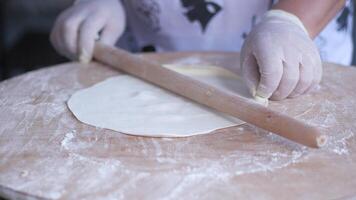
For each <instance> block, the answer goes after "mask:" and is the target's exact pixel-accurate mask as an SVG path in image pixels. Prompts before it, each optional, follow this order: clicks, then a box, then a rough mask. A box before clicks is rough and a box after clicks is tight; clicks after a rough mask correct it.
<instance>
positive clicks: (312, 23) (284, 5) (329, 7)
mask: <svg viewBox="0 0 356 200" xmlns="http://www.w3.org/2000/svg"><path fill="white" fill-rule="evenodd" d="M345 1H346V0H312V1H311V0H280V1H279V2H278V3H276V4H275V5H274V6H273V8H272V9H280V10H284V11H287V12H289V13H292V14H294V15H296V16H297V17H298V18H299V19H300V20H301V21H302V23H303V24H304V26H305V28H306V29H307V31H308V32H309V35H310V37H311V38H315V37H316V36H317V35H318V34H319V33H320V32H321V31H322V30H323V28H324V27H325V26H326V25H327V24H328V23H329V22H330V20H331V19H332V18H333V17H335V16H336V14H337V13H338V12H339V11H340V9H341V8H342V7H343V6H344V5H345Z"/></svg>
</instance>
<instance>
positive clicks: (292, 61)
mask: <svg viewBox="0 0 356 200" xmlns="http://www.w3.org/2000/svg"><path fill="white" fill-rule="evenodd" d="M241 67H242V74H243V76H244V78H245V81H246V84H247V86H248V87H249V89H250V91H251V93H252V95H253V96H254V97H255V98H256V99H257V100H260V101H263V100H266V99H268V98H271V99H273V100H282V99H285V98H287V97H296V96H298V95H301V94H304V93H306V92H308V91H310V90H311V89H313V88H314V87H315V86H317V85H318V83H319V82H320V81H321V77H322V64H321V59H320V55H319V52H318V49H317V47H316V46H315V45H314V43H313V41H312V39H311V38H310V37H309V35H308V32H307V30H306V29H305V27H304V26H303V24H302V22H301V21H300V20H299V19H298V17H296V16H295V15H292V14H290V13H287V12H285V11H282V10H271V11H268V12H267V13H266V15H265V16H264V18H263V19H262V21H261V22H260V23H259V24H257V25H256V27H254V28H253V30H252V31H251V33H250V34H249V35H248V37H247V38H246V40H245V43H244V45H243V47H242V50H241Z"/></svg>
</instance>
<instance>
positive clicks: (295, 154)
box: [0, 52, 356, 199]
mask: <svg viewBox="0 0 356 200" xmlns="http://www.w3.org/2000/svg"><path fill="white" fill-rule="evenodd" d="M142 56H144V57H145V58H147V59H151V60H156V61H157V62H160V63H178V64H187V63H188V64H189V63H204V64H212V65H217V66H223V67H226V68H231V69H236V68H234V67H235V66H236V63H238V59H239V55H238V54H235V53H218V52H212V53H197V52H190V53H164V54H146V55H142ZM235 71H236V72H238V70H235ZM119 74H120V73H119V72H117V71H115V70H113V69H110V68H108V67H105V66H103V65H100V64H95V63H92V64H89V65H81V64H77V63H67V64H63V65H59V66H54V67H51V68H46V69H43V70H39V71H35V72H31V73H28V74H25V75H22V76H19V77H15V78H13V79H10V80H7V81H4V82H1V83H0V195H1V196H4V197H10V198H29V199H41V198H45V199H83V198H85V199H200V198H204V199H248V198H260V199H338V198H350V197H354V196H355V195H356V192H355V189H354V188H356V171H355V170H354V169H356V139H355V137H354V133H355V132H356V124H355V120H356V114H355V112H354V110H355V109H356V84H354V83H355V79H356V70H355V69H352V68H347V67H343V66H338V65H335V64H329V63H324V79H323V81H322V87H321V89H320V90H319V92H317V93H313V94H309V95H305V96H303V97H301V98H298V99H288V100H286V101H283V102H271V104H270V108H272V109H274V110H276V111H279V112H283V113H285V114H288V115H290V116H293V117H296V118H298V119H300V120H304V121H308V123H313V124H318V125H320V126H321V127H322V128H323V129H324V131H325V132H326V134H327V135H328V136H329V137H330V138H331V143H330V144H329V145H328V146H326V147H324V148H322V149H318V150H313V149H306V148H303V147H301V146H299V145H295V144H293V143H290V142H288V141H286V140H284V139H281V138H278V137H275V136H273V135H270V134H268V133H266V132H265V131H262V130H260V129H257V128H256V127H254V126H251V125H248V124H245V125H242V126H239V127H232V128H228V129H223V130H219V131H216V132H214V133H211V134H208V135H202V136H196V137H189V138H180V139H164V138H145V137H133V136H128V135H124V134H119V133H117V132H114V131H109V130H105V129H98V128H95V127H91V126H87V125H85V124H82V123H80V122H78V121H77V120H76V119H75V118H74V116H73V115H72V114H71V113H70V111H69V110H68V108H67V107H66V101H67V100H68V98H69V97H70V95H71V94H73V93H74V92H75V91H77V90H79V89H82V88H86V87H89V86H91V85H93V84H95V83H97V82H100V81H102V80H104V79H106V78H108V77H112V76H116V75H119ZM280 126H284V124H280Z"/></svg>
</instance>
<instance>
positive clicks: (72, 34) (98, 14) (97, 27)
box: [50, 0, 126, 63]
mask: <svg viewBox="0 0 356 200" xmlns="http://www.w3.org/2000/svg"><path fill="white" fill-rule="evenodd" d="M125 22H126V19H125V13H124V9H123V7H122V5H121V2H120V1H119V0H77V1H75V3H74V5H73V6H72V7H70V8H68V9H67V10H65V11H64V12H63V13H62V14H61V15H60V16H59V17H58V18H57V20H56V23H55V25H54V28H53V29H52V33H51V36H50V40H51V42H52V44H53V46H54V48H55V49H56V50H57V51H58V52H59V53H60V54H61V55H63V56H66V57H67V58H69V59H72V60H77V59H79V60H80V61H81V62H85V63H87V62H90V61H91V59H92V56H93V50H94V44H95V41H96V40H98V39H99V40H100V41H101V42H102V43H105V44H108V45H114V44H115V43H116V41H117V40H118V38H119V37H120V36H121V35H122V33H123V32H124V29H125V25H126V24H125Z"/></svg>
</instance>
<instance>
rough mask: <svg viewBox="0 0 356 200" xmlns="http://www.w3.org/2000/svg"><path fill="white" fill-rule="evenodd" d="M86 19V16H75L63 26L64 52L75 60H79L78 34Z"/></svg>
mask: <svg viewBox="0 0 356 200" xmlns="http://www.w3.org/2000/svg"><path fill="white" fill-rule="evenodd" d="M85 18H86V16H85V15H79V14H78V15H74V16H71V17H70V18H68V19H66V20H65V21H64V22H63V25H62V26H61V34H60V35H61V42H62V43H63V44H64V46H63V48H64V49H63V50H64V52H66V53H67V54H68V55H69V56H70V58H71V59H73V60H76V59H78V32H79V29H80V26H81V24H82V23H83V21H84V20H85Z"/></svg>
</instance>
